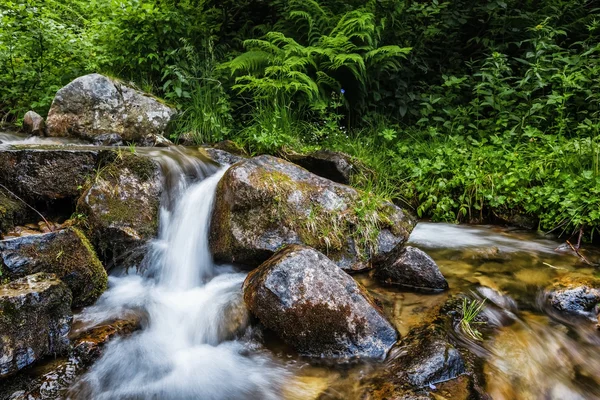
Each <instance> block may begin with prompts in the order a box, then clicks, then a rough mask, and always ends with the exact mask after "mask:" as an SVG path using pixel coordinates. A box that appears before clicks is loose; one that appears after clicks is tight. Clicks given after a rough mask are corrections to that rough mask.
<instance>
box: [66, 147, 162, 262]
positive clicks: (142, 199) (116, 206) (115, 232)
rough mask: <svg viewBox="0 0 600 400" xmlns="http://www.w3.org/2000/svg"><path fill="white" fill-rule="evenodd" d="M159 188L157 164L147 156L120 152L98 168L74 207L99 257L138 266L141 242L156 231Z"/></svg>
mask: <svg viewBox="0 0 600 400" xmlns="http://www.w3.org/2000/svg"><path fill="white" fill-rule="evenodd" d="M162 190H163V184H162V173H161V168H160V165H159V164H158V162H156V161H154V160H153V159H151V158H149V157H145V156H141V155H136V154H120V155H119V156H118V157H117V158H116V159H114V160H113V161H112V162H110V163H108V164H106V165H104V166H102V167H100V168H99V169H98V172H97V174H96V177H95V179H94V181H93V183H92V184H91V186H90V187H89V188H88V189H87V190H86V191H85V192H84V194H83V195H82V196H81V198H80V199H79V202H78V205H77V210H78V212H80V213H82V214H83V215H85V219H86V222H87V226H88V228H89V236H90V238H92V242H93V243H94V244H95V245H96V249H97V250H98V253H99V255H100V256H101V258H103V259H104V260H105V261H106V262H111V263H112V262H115V261H117V260H118V261H119V262H120V264H121V265H123V266H126V267H131V266H139V262H140V260H141V258H143V255H144V251H142V250H143V246H144V245H145V244H146V243H147V241H148V240H150V239H151V238H153V237H155V236H156V234H157V231H158V212H159V206H160V197H161V193H162Z"/></svg>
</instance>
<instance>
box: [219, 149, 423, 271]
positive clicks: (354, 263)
mask: <svg viewBox="0 0 600 400" xmlns="http://www.w3.org/2000/svg"><path fill="white" fill-rule="evenodd" d="M217 199H218V201H217V202H216V203H215V208H214V210H213V217H212V224H211V231H210V243H211V249H212V250H213V254H214V257H215V259H216V260H218V261H224V262H237V263H240V264H245V265H248V266H251V267H255V266H258V265H259V264H260V263H262V262H264V261H265V260H267V259H268V258H269V257H270V256H271V255H273V253H275V251H277V250H278V249H279V248H280V247H281V246H283V245H285V244H305V245H308V246H311V247H314V248H315V249H317V250H319V251H321V252H323V253H325V254H326V255H327V256H328V257H329V258H330V259H331V260H333V261H334V262H335V263H336V264H337V265H338V266H339V267H341V268H342V269H344V270H353V271H359V270H364V269H367V268H370V267H371V266H372V265H373V264H374V263H377V262H379V261H381V260H383V259H384V258H385V256H386V255H388V254H390V253H392V252H393V251H397V250H398V249H400V248H401V247H402V245H403V244H404V242H405V241H406V240H407V239H408V236H409V235H410V232H411V231H412V229H413V227H414V224H415V221H414V219H413V218H412V217H411V216H409V215H408V214H407V213H406V212H405V211H403V210H402V209H400V208H398V207H396V206H395V205H393V204H391V203H388V202H384V201H379V200H377V199H376V198H374V197H373V196H371V195H369V194H366V193H361V192H359V191H357V190H355V189H353V188H351V187H349V186H345V185H341V184H338V183H335V182H332V181H330V180H328V179H325V178H321V177H319V176H317V175H314V174H312V173H310V172H308V171H307V170H305V169H303V168H301V167H298V166H297V165H295V164H292V163H290V162H287V161H284V160H282V159H279V158H276V157H271V156H259V157H255V158H251V159H247V160H243V161H240V162H238V163H236V164H235V165H233V166H232V167H231V168H229V170H228V171H227V172H226V173H225V175H224V176H223V178H222V179H221V181H220V182H219V185H218V188H217Z"/></svg>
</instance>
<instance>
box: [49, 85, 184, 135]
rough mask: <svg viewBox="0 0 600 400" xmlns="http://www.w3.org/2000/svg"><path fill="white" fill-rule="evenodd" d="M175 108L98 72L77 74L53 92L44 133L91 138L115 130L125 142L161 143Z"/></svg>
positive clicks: (114, 132)
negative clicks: (46, 131) (54, 93)
mask: <svg viewBox="0 0 600 400" xmlns="http://www.w3.org/2000/svg"><path fill="white" fill-rule="evenodd" d="M174 115H175V110H174V109H173V108H171V107H169V106H167V105H165V104H163V103H162V102H160V101H159V100H157V99H156V98H154V97H152V96H150V95H148V94H146V93H143V92H141V91H139V90H136V89H134V88H132V87H130V86H128V85H126V84H124V83H123V82H121V81H117V80H115V79H112V78H108V77H106V76H104V75H100V74H89V75H85V76H82V77H79V78H77V79H75V80H74V81H72V82H71V83H69V84H68V85H67V86H65V87H63V88H62V89H60V90H59V91H58V92H57V93H56V97H55V98H54V101H53V102H52V106H51V107H50V111H49V113H48V120H47V125H48V136H75V137H79V138H81V139H85V140H89V141H94V140H95V139H96V137H97V136H99V135H106V134H118V135H119V136H121V137H122V138H123V141H125V142H132V143H138V144H142V145H150V146H153V145H160V144H162V143H164V141H165V138H164V136H163V135H164V134H165V132H166V129H167V125H168V123H169V121H170V120H171V118H172V117H173V116H174Z"/></svg>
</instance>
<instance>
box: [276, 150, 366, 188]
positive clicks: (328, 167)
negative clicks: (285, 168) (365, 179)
mask: <svg viewBox="0 0 600 400" xmlns="http://www.w3.org/2000/svg"><path fill="white" fill-rule="evenodd" d="M286 158H287V159H288V160H290V161H291V162H293V163H294V164H297V165H299V166H301V167H302V168H305V169H307V170H309V171H310V172H312V173H313V174H316V175H319V176H322V177H323V178H327V179H330V180H332V181H334V182H338V183H343V184H346V185H347V184H348V183H350V178H351V176H352V173H354V172H356V169H357V168H356V166H355V165H354V162H353V160H352V157H350V156H349V155H348V154H345V153H341V152H339V151H331V150H319V151H315V152H312V153H309V154H289V155H287V156H286Z"/></svg>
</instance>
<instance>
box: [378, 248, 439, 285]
mask: <svg viewBox="0 0 600 400" xmlns="http://www.w3.org/2000/svg"><path fill="white" fill-rule="evenodd" d="M375 276H376V277H377V278H378V279H380V280H381V281H383V282H385V283H387V284H392V285H398V286H402V287H405V288H409V289H412V290H417V291H442V290H447V289H448V282H447V281H446V279H445V278H444V276H443V275H442V273H441V272H440V269H439V268H438V266H437V264H436V263H435V261H433V259H432V258H431V257H429V256H428V255H427V253H425V252H424V251H422V250H420V249H417V248H416V247H412V246H407V247H405V248H404V249H403V250H402V252H401V253H400V254H399V255H398V256H397V257H391V258H390V259H389V260H387V261H386V262H383V263H381V265H378V266H377V268H376V270H375Z"/></svg>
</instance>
